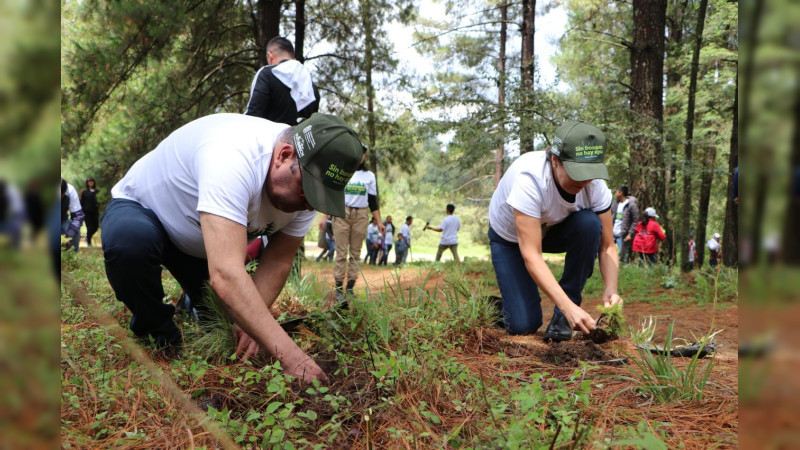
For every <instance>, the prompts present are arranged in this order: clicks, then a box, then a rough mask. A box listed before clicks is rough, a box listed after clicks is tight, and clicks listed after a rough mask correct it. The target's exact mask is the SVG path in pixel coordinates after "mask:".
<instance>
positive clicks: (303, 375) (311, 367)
mask: <svg viewBox="0 0 800 450" xmlns="http://www.w3.org/2000/svg"><path fill="white" fill-rule="evenodd" d="M286 373H288V374H289V375H291V376H293V377H295V378H297V379H298V380H301V381H302V382H303V383H311V382H312V381H313V380H314V379H317V380H319V381H320V383H322V384H328V382H329V380H328V376H327V375H325V372H323V371H322V369H320V368H319V366H318V365H317V363H315V362H314V360H313V359H312V358H311V357H310V356H309V357H307V358H306V359H304V360H303V361H302V362H300V364H297V365H295V367H294V368H290V367H287V370H286Z"/></svg>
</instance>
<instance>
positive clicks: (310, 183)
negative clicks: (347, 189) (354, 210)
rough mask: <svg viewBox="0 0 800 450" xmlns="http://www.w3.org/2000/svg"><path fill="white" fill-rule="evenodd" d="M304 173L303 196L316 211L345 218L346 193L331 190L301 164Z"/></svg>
mask: <svg viewBox="0 0 800 450" xmlns="http://www.w3.org/2000/svg"><path fill="white" fill-rule="evenodd" d="M300 168H301V170H302V171H303V172H302V173H303V194H305V196H306V201H307V202H308V204H309V205H311V207H312V208H314V210H316V211H319V212H321V213H324V214H328V215H331V216H336V217H344V216H345V214H344V191H342V190H337V189H333V188H329V187H327V186H325V185H324V184H322V181H321V180H319V179H318V178H317V177H315V176H314V174H313V173H311V172H310V171H309V170H308V169H306V167H305V166H304V165H302V164H300Z"/></svg>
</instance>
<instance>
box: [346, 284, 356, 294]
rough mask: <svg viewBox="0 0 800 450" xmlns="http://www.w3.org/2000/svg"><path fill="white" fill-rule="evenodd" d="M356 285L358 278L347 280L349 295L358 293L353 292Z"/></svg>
mask: <svg viewBox="0 0 800 450" xmlns="http://www.w3.org/2000/svg"><path fill="white" fill-rule="evenodd" d="M355 285H356V280H347V291H346V292H347V296H348V297H355V296H356V293H355V292H353V286H355Z"/></svg>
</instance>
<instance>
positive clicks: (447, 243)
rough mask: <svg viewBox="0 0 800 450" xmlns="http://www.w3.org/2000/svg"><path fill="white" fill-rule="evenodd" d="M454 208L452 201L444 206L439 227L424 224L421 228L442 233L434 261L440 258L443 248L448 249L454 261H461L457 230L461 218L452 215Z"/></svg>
mask: <svg viewBox="0 0 800 450" xmlns="http://www.w3.org/2000/svg"><path fill="white" fill-rule="evenodd" d="M455 210H456V207H455V205H453V204H452V203H450V204H448V205H447V207H446V208H445V212H446V213H447V216H446V217H445V218H444V220H442V224H441V225H440V226H439V227H432V226H430V225H427V224H426V225H425V228H423V229H422V230H423V231H425V230H433V231H436V232H438V233H442V239H441V240H439V249H438V250H437V251H436V261H439V260H441V259H442V253H444V251H445V250H447V249H450V252H451V253H452V254H453V260H454V261H455V262H456V263H459V262H461V261H460V260H459V259H458V230H459V229H461V220H459V219H458V217H456V216H454V215H453V212H454V211H455Z"/></svg>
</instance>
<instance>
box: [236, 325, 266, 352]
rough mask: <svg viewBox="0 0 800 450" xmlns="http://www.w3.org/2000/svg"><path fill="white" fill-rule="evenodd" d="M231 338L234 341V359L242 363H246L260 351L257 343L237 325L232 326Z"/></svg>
mask: <svg viewBox="0 0 800 450" xmlns="http://www.w3.org/2000/svg"><path fill="white" fill-rule="evenodd" d="M233 337H234V339H236V357H237V358H240V359H241V360H242V361H247V360H248V359H250V358H251V357H253V356H256V355H257V354H258V352H259V351H260V350H261V347H259V346H258V342H256V341H255V340H253V338H251V337H250V335H249V334H247V333H245V332H244V331H243V330H242V329H241V328H239V325H236V324H233Z"/></svg>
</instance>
